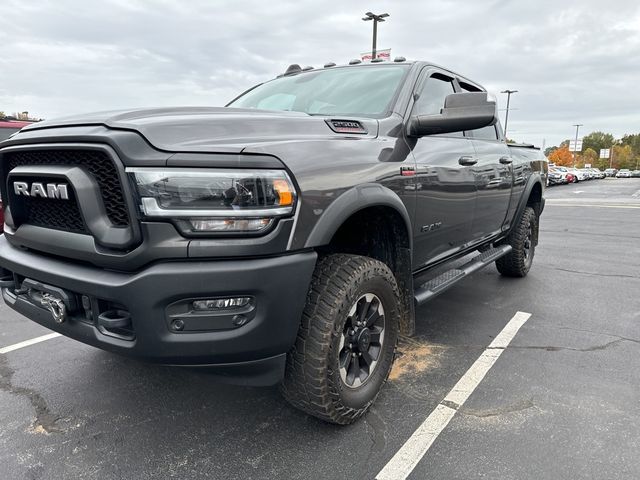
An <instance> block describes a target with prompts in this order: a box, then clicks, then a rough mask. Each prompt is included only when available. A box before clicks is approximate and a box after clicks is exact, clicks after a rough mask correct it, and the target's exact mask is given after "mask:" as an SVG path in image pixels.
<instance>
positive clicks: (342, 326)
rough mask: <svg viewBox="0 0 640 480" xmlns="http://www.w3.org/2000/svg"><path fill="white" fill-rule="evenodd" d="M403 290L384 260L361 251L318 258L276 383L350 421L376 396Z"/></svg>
mask: <svg viewBox="0 0 640 480" xmlns="http://www.w3.org/2000/svg"><path fill="white" fill-rule="evenodd" d="M399 305H400V295H399V293H398V286H397V284H396V280H395V278H394V276H393V273H392V272H391V270H390V269H389V267H387V266H386V265H385V264H384V263H382V262H379V261H377V260H374V259H372V258H368V257H362V256H358V255H344V254H336V255H328V256H326V257H324V258H322V259H320V260H319V262H318V265H317V266H316V270H315V272H314V274H313V279H312V283H311V287H310V291H309V295H308V298H307V304H306V306H305V309H304V312H303V315H302V324H301V326H300V329H299V331H298V337H297V339H296V343H295V345H294V347H293V349H292V350H291V352H289V354H288V355H287V366H286V372H285V378H284V381H283V382H282V386H281V391H282V393H283V395H284V397H285V398H286V399H287V401H289V403H291V404H292V405H293V406H294V407H296V408H298V409H300V410H302V411H304V412H306V413H308V414H311V415H313V416H315V417H318V418H320V419H322V420H324V421H327V422H331V423H337V424H349V423H352V422H354V421H355V420H357V419H358V418H360V417H361V416H362V415H363V414H364V413H365V412H366V411H367V410H368V409H369V407H370V406H371V405H372V404H373V402H374V401H375V399H376V397H377V396H378V393H380V390H381V388H382V386H383V385H384V383H385V382H386V380H387V377H388V376H389V372H390V370H391V365H392V364H393V358H394V354H395V348H396V343H397V340H398V328H399V327H398V325H399V316H400V307H399Z"/></svg>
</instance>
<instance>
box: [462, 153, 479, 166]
mask: <svg viewBox="0 0 640 480" xmlns="http://www.w3.org/2000/svg"><path fill="white" fill-rule="evenodd" d="M458 163H459V164H460V165H464V166H469V165H475V164H476V163H478V159H476V158H474V157H472V156H470V155H463V156H461V157H460V158H459V159H458Z"/></svg>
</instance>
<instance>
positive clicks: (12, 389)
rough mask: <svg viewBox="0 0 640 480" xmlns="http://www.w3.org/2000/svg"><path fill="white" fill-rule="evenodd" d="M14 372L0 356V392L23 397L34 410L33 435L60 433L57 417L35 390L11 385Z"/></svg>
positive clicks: (4, 357)
mask: <svg viewBox="0 0 640 480" xmlns="http://www.w3.org/2000/svg"><path fill="white" fill-rule="evenodd" d="M13 374H14V370H13V369H12V368H11V366H10V365H9V360H8V359H7V357H6V356H5V355H0V390H2V391H5V392H7V393H11V394H14V395H19V396H21V397H25V398H26V399H27V400H29V403H31V406H32V407H33V409H34V410H35V414H36V419H35V421H34V422H33V424H32V425H31V429H30V431H32V432H33V433H46V434H49V433H60V432H62V431H63V430H62V429H61V428H60V427H59V426H58V425H57V421H58V420H59V418H60V417H59V416H58V415H55V414H54V413H52V412H50V411H49V407H48V406H47V402H46V401H45V400H44V398H42V395H40V394H39V393H38V392H36V391H35V390H32V389H31V388H26V387H19V386H16V385H14V384H13V383H12V379H13Z"/></svg>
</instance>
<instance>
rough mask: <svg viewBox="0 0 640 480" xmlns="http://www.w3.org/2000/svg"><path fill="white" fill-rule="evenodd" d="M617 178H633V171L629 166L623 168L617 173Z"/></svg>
mask: <svg viewBox="0 0 640 480" xmlns="http://www.w3.org/2000/svg"><path fill="white" fill-rule="evenodd" d="M616 178H631V171H630V170H629V169H628V168H622V169H620V171H619V172H618V173H616Z"/></svg>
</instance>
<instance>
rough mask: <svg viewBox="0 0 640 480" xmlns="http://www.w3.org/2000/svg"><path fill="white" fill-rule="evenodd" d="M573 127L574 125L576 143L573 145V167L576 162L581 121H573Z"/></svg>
mask: <svg viewBox="0 0 640 480" xmlns="http://www.w3.org/2000/svg"><path fill="white" fill-rule="evenodd" d="M573 126H574V127H576V143H575V144H574V145H573V168H575V167H576V163H577V162H578V130H580V127H582V126H583V124H582V123H574V124H573Z"/></svg>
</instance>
